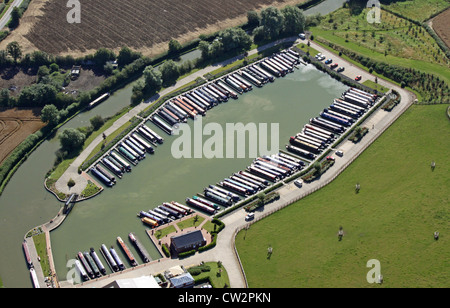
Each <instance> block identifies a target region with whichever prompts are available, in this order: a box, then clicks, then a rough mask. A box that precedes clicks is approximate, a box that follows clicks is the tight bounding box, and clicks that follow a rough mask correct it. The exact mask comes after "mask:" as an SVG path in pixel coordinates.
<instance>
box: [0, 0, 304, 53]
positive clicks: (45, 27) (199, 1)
mask: <svg viewBox="0 0 450 308" xmlns="http://www.w3.org/2000/svg"><path fill="white" fill-rule="evenodd" d="M66 2H67V1H57V0H34V1H31V3H30V6H29V8H28V10H27V11H26V12H25V14H24V17H23V19H22V20H21V25H20V26H19V27H18V29H17V30H15V31H14V32H16V33H12V34H11V35H10V37H8V38H7V40H5V42H3V43H2V45H3V44H5V43H7V42H9V41H12V40H16V41H19V43H21V45H22V46H24V47H25V50H27V49H39V50H42V51H46V52H49V53H52V54H72V55H81V54H86V53H88V52H92V51H93V50H97V49H98V48H100V47H106V48H110V49H115V50H118V49H120V48H121V47H123V46H128V47H130V48H132V49H135V50H139V51H141V52H143V53H144V54H146V55H155V52H157V51H159V52H161V51H163V50H164V49H167V43H168V41H169V40H170V39H172V38H175V39H178V40H179V41H180V42H187V41H190V40H192V39H195V38H197V37H198V36H199V34H201V33H213V32H215V31H218V30H221V29H224V28H228V27H230V26H235V25H238V24H240V23H245V22H246V20H247V17H246V16H247V11H249V10H253V9H256V10H258V9H260V8H263V7H266V6H269V5H275V6H280V7H281V6H285V5H288V4H294V3H301V2H302V1H298V0H297V1H294V0H277V1H274V0H248V1H245V0H229V1H220V0H195V1H194V0H165V1H156V0H132V1H119V0H96V1H83V2H82V5H81V15H80V16H81V22H80V23H78V24H77V23H73V24H70V23H68V22H67V18H66V17H67V14H68V12H69V10H70V8H67V7H66ZM158 47H159V50H158ZM163 47H164V49H163Z"/></svg>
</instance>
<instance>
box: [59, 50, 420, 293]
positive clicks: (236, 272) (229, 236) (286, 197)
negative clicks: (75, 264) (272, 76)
mask: <svg viewBox="0 0 450 308" xmlns="http://www.w3.org/2000/svg"><path fill="white" fill-rule="evenodd" d="M311 46H312V47H313V48H315V49H316V50H318V51H319V52H321V53H323V54H324V55H325V56H327V58H329V57H333V59H336V61H338V62H339V63H340V65H341V66H345V71H344V73H343V74H344V75H347V76H348V77H350V78H354V77H355V76H356V75H361V76H362V78H363V79H362V81H364V80H368V79H369V80H374V78H375V77H374V76H373V75H371V74H369V73H367V72H366V71H364V70H362V69H360V68H358V67H356V66H354V65H352V64H351V63H349V62H347V61H345V60H344V59H342V58H340V57H338V55H336V54H333V53H331V52H329V51H328V50H326V49H325V48H323V47H321V46H320V45H317V44H315V43H311ZM378 83H379V84H380V85H383V86H385V87H387V88H389V89H394V90H396V91H397V92H398V93H399V94H400V96H401V102H400V104H399V105H397V106H396V107H395V108H394V109H393V110H392V111H391V112H386V111H384V110H382V109H378V110H376V111H375V112H374V113H373V114H372V115H371V116H370V117H369V118H367V119H366V120H365V122H364V123H363V124H362V125H364V126H366V127H368V128H369V132H368V133H367V135H365V136H364V138H362V140H361V141H360V142H359V143H357V144H354V143H353V142H351V141H348V140H345V141H343V142H342V143H341V144H340V145H339V149H342V150H343V151H344V156H343V157H336V162H335V164H334V165H333V166H332V167H331V168H330V169H329V170H327V171H326V172H325V173H324V174H323V175H322V176H321V177H320V179H318V180H316V181H313V182H311V183H308V184H304V185H303V187H302V188H297V187H296V186H295V185H293V184H287V185H284V186H282V187H281V188H280V189H279V190H278V192H279V193H280V199H279V200H277V201H276V202H273V203H271V204H268V205H265V206H264V208H263V209H262V210H259V211H256V213H255V219H254V220H253V221H252V222H246V221H245V219H244V218H245V215H246V212H245V211H244V210H243V209H239V210H236V211H235V212H233V213H231V214H228V215H226V216H225V217H223V218H222V221H223V222H224V223H225V226H226V227H225V228H224V229H223V230H222V231H221V232H220V234H219V237H218V240H217V245H216V247H215V248H213V249H211V250H208V251H205V252H202V253H196V254H195V255H194V256H191V257H189V258H186V259H181V260H178V259H161V260H159V261H154V262H152V263H149V264H146V265H145V266H141V267H138V268H134V269H133V270H128V271H125V272H123V273H116V274H111V275H109V276H108V277H104V278H101V279H99V280H96V281H90V282H86V283H83V284H80V285H77V286H75V287H77V288H86V287H87V288H92V287H102V286H105V285H106V284H108V283H110V282H112V281H114V280H116V279H123V278H133V277H140V276H142V275H150V274H153V275H154V274H156V273H160V272H163V271H165V270H167V269H168V268H170V267H172V266H176V265H183V266H190V265H193V264H198V263H200V262H202V261H221V262H222V264H223V265H224V267H225V269H226V270H227V272H228V275H229V277H230V283H231V287H232V288H244V287H247V280H246V277H245V273H244V271H243V270H242V267H241V263H240V261H239V257H238V254H237V253H236V251H235V235H236V234H237V232H239V231H240V230H243V229H244V228H248V227H250V228H251V224H252V223H254V222H256V221H259V220H261V219H263V218H264V217H266V216H268V215H270V214H272V213H273V212H275V211H278V210H280V209H282V208H284V207H286V206H288V205H290V204H292V203H293V202H295V201H297V200H299V199H301V198H303V197H305V196H307V195H309V194H311V193H313V192H315V191H317V190H318V189H320V188H322V187H323V186H325V185H327V184H328V183H330V182H331V181H333V180H334V179H335V178H336V177H337V176H338V175H339V174H340V173H341V172H342V171H344V170H345V168H346V167H347V166H348V165H349V164H351V163H352V162H353V161H354V160H355V159H356V158H357V157H358V156H359V155H360V154H361V153H362V152H363V151H364V150H365V149H366V148H367V147H368V146H369V145H371V144H372V143H373V142H374V141H375V140H376V139H377V138H378V137H379V136H380V135H381V134H382V133H383V132H384V131H385V130H386V129H387V128H388V127H389V126H390V125H391V124H392V123H394V121H395V120H396V119H398V117H400V115H401V114H402V113H403V112H405V111H406V110H407V109H408V108H409V107H410V106H411V105H412V104H413V102H414V100H415V96H414V95H413V94H412V93H411V92H409V91H406V90H405V89H402V88H400V87H398V86H396V85H394V84H391V83H389V82H387V81H385V80H382V79H380V78H378ZM350 185H353V184H350ZM61 286H62V287H74V286H73V285H71V284H68V283H67V282H61Z"/></svg>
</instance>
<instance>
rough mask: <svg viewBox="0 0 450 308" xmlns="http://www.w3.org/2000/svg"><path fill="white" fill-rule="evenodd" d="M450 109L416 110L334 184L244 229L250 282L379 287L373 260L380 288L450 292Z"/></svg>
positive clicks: (242, 248) (240, 245)
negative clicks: (371, 275)
mask: <svg viewBox="0 0 450 308" xmlns="http://www.w3.org/2000/svg"><path fill="white" fill-rule="evenodd" d="M447 107H448V105H431V106H421V105H413V106H412V107H410V109H408V110H407V111H406V112H405V113H404V114H403V115H402V116H401V117H400V118H399V119H398V120H397V121H396V122H395V123H394V124H393V125H392V126H391V128H389V130H387V131H386V132H385V133H384V134H383V135H382V136H380V138H378V139H377V140H376V141H375V142H374V143H373V144H372V145H371V146H370V147H369V148H368V149H367V150H366V151H364V152H363V153H362V154H361V156H360V157H359V158H357V159H356V160H355V162H354V163H352V164H351V165H350V166H349V167H348V168H347V169H346V170H345V171H344V172H343V173H342V174H341V175H340V176H338V177H337V178H336V180H335V181H333V182H332V183H330V184H329V185H327V186H326V187H324V188H323V189H321V190H319V191H318V192H316V193H314V194H312V195H310V196H308V197H306V198H304V199H302V200H300V201H298V202H296V203H294V204H292V205H290V206H288V207H287V208H285V209H283V210H281V211H279V212H277V213H275V214H273V215H270V216H269V217H267V218H265V219H263V220H262V221H260V222H258V223H255V224H253V225H252V226H251V227H250V229H249V230H248V231H242V232H240V233H239V234H238V235H237V237H236V246H237V249H238V252H239V256H240V258H241V260H242V263H243V267H244V270H245V273H246V276H247V279H248V283H249V286H250V287H255V288H265V287H374V286H376V287H378V286H379V285H372V284H369V283H368V282H367V280H366V275H367V273H368V271H369V270H370V268H367V267H366V264H367V262H368V261H369V260H370V259H377V260H379V261H380V265H381V273H382V275H383V276H384V283H383V284H382V285H381V286H382V287H449V286H450V282H449V280H448V276H449V274H450V266H449V265H450V264H449V260H450V236H448V235H447V234H448V232H449V231H450V229H449V225H448V221H449V220H450V211H449V210H448V204H450V198H449V194H448V187H449V185H450V165H449V164H448V163H447V162H448V155H447V153H448V148H449V147H450V121H449V119H448V118H447V115H446V109H447ZM432 161H435V162H436V168H435V169H434V171H432V170H431V168H430V164H431V162H432ZM355 183H360V185H361V189H360V192H359V193H358V194H356V193H355V188H354V187H355ZM340 226H342V227H343V230H344V237H343V239H342V241H338V237H337V233H338V230H339V227H340ZM435 231H439V232H440V234H441V236H440V238H439V240H438V241H435V240H434V238H433V233H434V232H435ZM269 246H271V247H273V253H272V255H271V256H270V258H268V256H267V248H268V247H269Z"/></svg>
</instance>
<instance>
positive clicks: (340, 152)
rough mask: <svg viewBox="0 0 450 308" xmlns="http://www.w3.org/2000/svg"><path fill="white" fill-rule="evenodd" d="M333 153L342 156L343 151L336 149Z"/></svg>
mask: <svg viewBox="0 0 450 308" xmlns="http://www.w3.org/2000/svg"><path fill="white" fill-rule="evenodd" d="M334 154H336V155H337V156H340V157H342V156H344V152H342V151H341V150H338V151H336V152H335V153H334Z"/></svg>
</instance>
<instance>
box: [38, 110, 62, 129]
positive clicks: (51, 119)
mask: <svg viewBox="0 0 450 308" xmlns="http://www.w3.org/2000/svg"><path fill="white" fill-rule="evenodd" d="M41 121H42V122H44V123H47V124H48V125H50V126H55V125H56V124H58V122H59V111H58V108H56V106H55V105H45V106H44V108H42V111H41Z"/></svg>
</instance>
